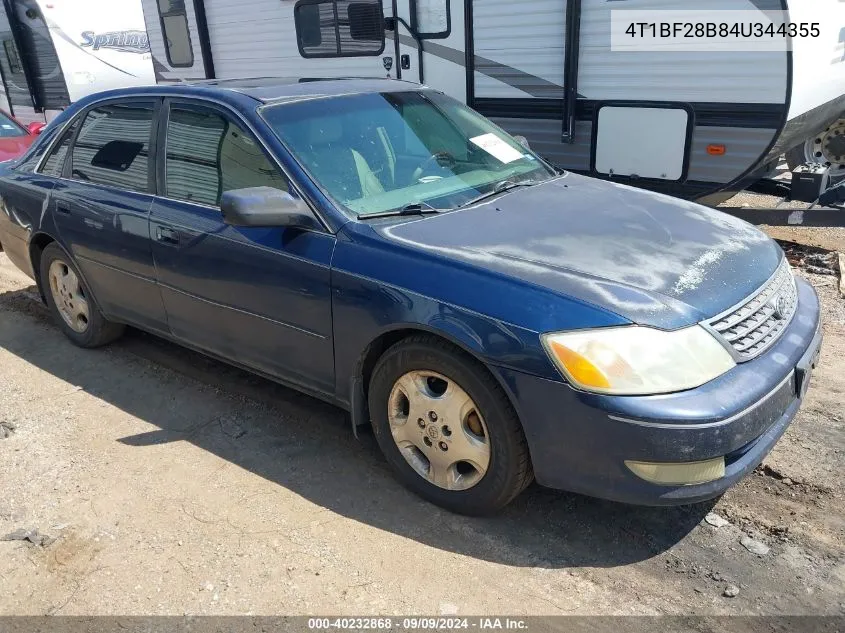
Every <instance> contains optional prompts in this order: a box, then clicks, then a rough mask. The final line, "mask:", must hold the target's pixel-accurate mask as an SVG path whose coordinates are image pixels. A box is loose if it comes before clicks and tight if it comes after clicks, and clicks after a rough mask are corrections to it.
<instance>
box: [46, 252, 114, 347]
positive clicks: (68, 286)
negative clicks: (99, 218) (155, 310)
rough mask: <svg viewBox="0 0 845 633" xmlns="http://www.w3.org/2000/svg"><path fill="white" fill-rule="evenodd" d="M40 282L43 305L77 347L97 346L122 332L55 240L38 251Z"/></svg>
mask: <svg viewBox="0 0 845 633" xmlns="http://www.w3.org/2000/svg"><path fill="white" fill-rule="evenodd" d="M40 270H41V283H42V285H43V288H44V295H45V297H46V298H47V306H48V307H49V308H50V311H51V312H52V313H53V316H54V318H55V320H56V322H57V323H58V324H59V327H60V328H61V329H62V331H63V332H64V333H65V335H66V336H67V337H68V338H69V339H70V340H71V341H73V342H74V343H76V344H77V345H79V346H80V347H99V346H101V345H105V344H106V343H110V342H111V341H113V340H114V339H116V338H117V337H118V336H120V335H121V334H122V333H123V326H122V325H120V324H118V323H112V322H111V321H108V320H106V319H105V317H103V315H102V313H101V312H100V309H99V308H98V307H97V303H96V301H95V300H94V297H93V296H92V295H91V293H90V291H89V290H88V289H87V288H86V287H85V285H84V283H83V281H82V276H81V275H80V274H79V270H78V269H77V268H76V266H75V265H74V264H73V262H71V260H70V257H68V255H67V254H66V253H65V252H64V250H62V249H61V248H60V247H59V246H58V245H57V244H55V243H53V244H48V245H47V247H46V248H45V249H44V252H43V253H41V268H40Z"/></svg>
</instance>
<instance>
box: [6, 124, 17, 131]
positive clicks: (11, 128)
mask: <svg viewBox="0 0 845 633" xmlns="http://www.w3.org/2000/svg"><path fill="white" fill-rule="evenodd" d="M3 129H4V130H14V129H15V127H14V126H13V125H9V124H8V123H4V124H3Z"/></svg>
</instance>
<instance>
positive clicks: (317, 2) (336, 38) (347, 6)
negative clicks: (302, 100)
mask: <svg viewBox="0 0 845 633" xmlns="http://www.w3.org/2000/svg"><path fill="white" fill-rule="evenodd" d="M293 15H294V24H295V25H296V39H297V44H298V46H299V53H300V55H302V56H303V57H361V56H365V55H381V53H382V52H383V51H384V13H383V12H382V6H381V3H380V2H377V1H372V0H366V1H363V0H361V1H355V2H353V1H351V0H299V2H297V3H296V6H295V7H294V9H293Z"/></svg>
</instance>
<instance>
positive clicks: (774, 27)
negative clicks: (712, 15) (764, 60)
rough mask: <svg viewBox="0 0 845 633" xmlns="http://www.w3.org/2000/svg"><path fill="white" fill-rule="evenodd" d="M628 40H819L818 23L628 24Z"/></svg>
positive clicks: (819, 29)
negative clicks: (665, 38)
mask: <svg viewBox="0 0 845 633" xmlns="http://www.w3.org/2000/svg"><path fill="white" fill-rule="evenodd" d="M625 35H630V36H631V37H650V38H654V37H667V38H668V37H672V38H677V37H683V38H716V37H719V38H746V39H747V38H778V37H779V38H787V37H819V36H820V35H821V25H820V23H819V22H800V23H799V22H789V23H783V24H774V23H772V22H769V23H763V22H732V23H727V22H631V23H630V24H629V25H628V28H626V29H625Z"/></svg>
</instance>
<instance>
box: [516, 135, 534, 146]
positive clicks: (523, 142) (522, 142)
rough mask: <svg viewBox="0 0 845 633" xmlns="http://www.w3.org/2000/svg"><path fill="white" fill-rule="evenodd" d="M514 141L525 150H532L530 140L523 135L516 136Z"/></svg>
mask: <svg viewBox="0 0 845 633" xmlns="http://www.w3.org/2000/svg"><path fill="white" fill-rule="evenodd" d="M513 140H515V141H516V142H517V143H519V144H520V145H522V146H523V147H524V148H525V149H531V146H530V145H529V144H528V139H527V138H525V137H524V136H523V135H522V134H514V137H513Z"/></svg>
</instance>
